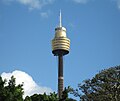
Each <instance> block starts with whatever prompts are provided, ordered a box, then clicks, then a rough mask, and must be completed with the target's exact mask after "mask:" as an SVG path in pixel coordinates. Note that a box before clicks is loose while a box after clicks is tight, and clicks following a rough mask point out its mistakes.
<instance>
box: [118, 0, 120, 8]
mask: <svg viewBox="0 0 120 101" xmlns="http://www.w3.org/2000/svg"><path fill="white" fill-rule="evenodd" d="M117 4H118V8H119V9H120V0H117Z"/></svg>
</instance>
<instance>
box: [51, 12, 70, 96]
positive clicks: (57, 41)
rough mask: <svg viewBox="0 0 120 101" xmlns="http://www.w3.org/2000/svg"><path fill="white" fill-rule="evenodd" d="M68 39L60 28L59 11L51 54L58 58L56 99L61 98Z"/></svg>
mask: <svg viewBox="0 0 120 101" xmlns="http://www.w3.org/2000/svg"><path fill="white" fill-rule="evenodd" d="M69 49H70V39H68V38H67V35H66V28H65V27H63V26H62V16H61V11H60V18H59V26H58V27H57V28H55V37H54V39H53V40H52V53H53V54H54V56H58V97H59V98H61V97H62V91H63V87H64V85H63V84H64V77H63V56H64V55H67V54H68V53H69Z"/></svg>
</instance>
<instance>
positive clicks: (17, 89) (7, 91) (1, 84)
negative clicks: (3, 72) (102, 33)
mask: <svg viewBox="0 0 120 101" xmlns="http://www.w3.org/2000/svg"><path fill="white" fill-rule="evenodd" d="M5 83H6V80H4V81H3V80H2V77H1V76H0V101H23V98H22V96H23V93H24V92H23V88H22V86H23V85H17V86H16V84H15V78H14V77H13V76H12V77H11V79H10V80H9V82H8V85H7V86H5Z"/></svg>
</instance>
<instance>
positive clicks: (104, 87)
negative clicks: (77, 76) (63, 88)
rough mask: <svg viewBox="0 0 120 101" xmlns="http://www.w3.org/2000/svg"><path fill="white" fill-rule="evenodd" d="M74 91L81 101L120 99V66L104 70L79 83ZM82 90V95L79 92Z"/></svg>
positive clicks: (115, 100)
mask: <svg viewBox="0 0 120 101" xmlns="http://www.w3.org/2000/svg"><path fill="white" fill-rule="evenodd" d="M78 87H79V90H73V91H72V93H73V94H75V95H76V96H79V97H80V99H81V101H105V100H106V101H120V66H116V67H112V68H109V69H106V70H102V71H101V72H100V73H98V74H96V75H95V77H93V78H92V79H88V80H85V81H84V82H83V83H82V84H79V85H78ZM78 91H82V95H81V94H80V93H79V92H78Z"/></svg>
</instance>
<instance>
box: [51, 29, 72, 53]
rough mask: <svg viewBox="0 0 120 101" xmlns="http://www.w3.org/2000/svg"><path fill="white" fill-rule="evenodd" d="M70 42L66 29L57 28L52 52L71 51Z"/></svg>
mask: <svg viewBox="0 0 120 101" xmlns="http://www.w3.org/2000/svg"><path fill="white" fill-rule="evenodd" d="M69 49H70V40H69V39H68V38H67V36H66V29H65V28H64V27H57V28H56V29H55V37H54V39H53V40H52V51H55V50H63V51H69Z"/></svg>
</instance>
